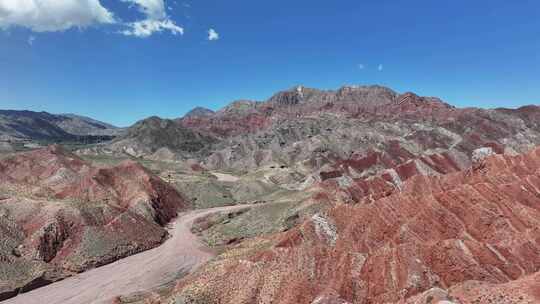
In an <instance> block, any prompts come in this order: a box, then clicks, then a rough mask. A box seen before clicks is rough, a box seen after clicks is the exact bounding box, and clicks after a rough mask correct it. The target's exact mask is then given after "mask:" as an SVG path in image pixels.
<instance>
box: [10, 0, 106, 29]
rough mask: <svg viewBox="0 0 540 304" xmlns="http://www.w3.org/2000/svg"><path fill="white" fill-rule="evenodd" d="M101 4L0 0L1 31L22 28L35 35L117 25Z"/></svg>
mask: <svg viewBox="0 0 540 304" xmlns="http://www.w3.org/2000/svg"><path fill="white" fill-rule="evenodd" d="M114 22H115V20H114V16H113V14H112V13H111V12H110V11H109V10H107V9H106V8H105V7H103V6H102V5H101V3H100V2H99V0H61V1H59V0H0V28H3V29H7V28H9V27H12V26H22V27H26V28H29V29H31V30H32V31H35V32H54V31H64V30H67V29H70V28H73V27H77V28H84V27H87V26H91V25H94V24H99V23H114Z"/></svg>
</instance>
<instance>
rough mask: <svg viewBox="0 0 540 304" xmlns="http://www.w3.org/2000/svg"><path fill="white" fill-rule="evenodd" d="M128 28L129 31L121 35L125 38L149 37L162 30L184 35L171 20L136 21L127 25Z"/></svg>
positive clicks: (181, 29) (182, 30)
mask: <svg viewBox="0 0 540 304" xmlns="http://www.w3.org/2000/svg"><path fill="white" fill-rule="evenodd" d="M128 26H129V27H130V29H127V30H124V31H122V34H124V35H126V36H136V37H141V38H144V37H149V36H151V35H152V34H154V33H156V32H162V31H164V30H169V31H170V32H171V33H172V34H173V35H176V34H180V35H183V34H184V29H183V28H181V27H179V26H177V25H176V24H175V23H174V22H173V21H172V20H170V19H165V20H152V19H146V20H142V21H136V22H132V23H129V24H128Z"/></svg>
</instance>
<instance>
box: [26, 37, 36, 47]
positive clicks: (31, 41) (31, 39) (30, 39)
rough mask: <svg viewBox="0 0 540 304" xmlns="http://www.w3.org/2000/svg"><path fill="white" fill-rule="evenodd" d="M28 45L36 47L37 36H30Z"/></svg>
mask: <svg viewBox="0 0 540 304" xmlns="http://www.w3.org/2000/svg"><path fill="white" fill-rule="evenodd" d="M27 41H28V45H30V46H32V45H34V41H36V36H30V37H28V40H27Z"/></svg>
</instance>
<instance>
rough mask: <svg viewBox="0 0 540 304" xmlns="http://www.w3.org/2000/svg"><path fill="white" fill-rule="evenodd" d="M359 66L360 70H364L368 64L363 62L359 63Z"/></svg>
mask: <svg viewBox="0 0 540 304" xmlns="http://www.w3.org/2000/svg"><path fill="white" fill-rule="evenodd" d="M358 68H359V69H360V70H363V69H365V68H366V65H365V64H363V63H360V64H359V65H358Z"/></svg>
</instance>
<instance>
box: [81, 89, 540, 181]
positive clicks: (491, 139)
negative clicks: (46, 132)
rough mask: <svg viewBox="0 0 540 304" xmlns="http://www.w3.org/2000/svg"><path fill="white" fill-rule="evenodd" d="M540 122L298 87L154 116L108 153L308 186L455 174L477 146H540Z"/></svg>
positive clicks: (516, 114) (365, 92)
mask: <svg viewBox="0 0 540 304" xmlns="http://www.w3.org/2000/svg"><path fill="white" fill-rule="evenodd" d="M539 117H540V107H538V106H526V107H522V108H519V109H478V108H463V109H460V108H455V107H453V106H451V105H449V104H447V103H445V102H443V101H441V100H440V99H438V98H433V97H420V96H417V95H415V94H413V93H405V94H398V93H396V92H394V91H392V90H391V89H388V88H385V87H380V86H347V87H342V88H340V89H338V90H334V91H321V90H317V89H310V88H305V87H296V88H293V89H291V90H287V91H283V92H279V93H277V94H275V95H274V96H272V97H271V98H269V99H268V100H267V101H264V102H257V101H247V100H240V101H235V102H233V103H231V104H230V105H228V106H227V107H225V108H223V109H221V110H219V111H217V112H212V111H208V110H204V109H195V110H194V111H193V112H192V113H189V114H188V115H186V116H184V117H182V118H179V119H177V120H172V121H169V120H162V119H159V118H156V117H152V118H149V119H147V120H144V121H142V122H139V123H137V124H136V125H135V126H133V127H131V128H130V129H129V130H128V133H127V134H126V135H125V136H124V137H122V138H119V139H118V140H117V141H116V142H114V143H111V144H109V145H106V146H103V147H101V150H100V151H101V152H107V153H109V154H110V153H125V152H127V153H126V154H129V155H132V156H133V155H135V156H137V157H142V158H149V159H156V158H159V159H160V160H185V159H197V160H198V161H199V162H200V163H201V165H203V166H204V167H205V168H208V169H210V170H225V171H231V172H239V173H242V172H248V171H252V170H254V169H259V168H262V167H268V166H286V167H288V168H291V169H292V170H294V171H296V172H298V173H300V174H303V175H305V176H306V181H307V180H308V179H310V178H314V179H315V181H320V180H321V176H320V173H324V172H325V171H341V173H339V174H343V173H346V174H347V175H351V176H353V177H359V176H364V177H369V176H373V175H377V174H381V173H382V171H383V170H387V169H390V168H392V167H395V166H397V165H399V164H403V163H406V162H414V164H409V165H408V166H409V167H407V168H409V169H406V168H404V169H403V170H420V171H422V170H423V171H426V170H427V171H429V172H434V173H447V171H445V170H442V171H441V168H440V165H441V164H437V162H439V161H444V162H446V163H451V164H452V167H453V169H462V168H464V167H467V166H469V165H470V162H471V156H472V152H473V151H474V150H476V149H478V148H482V147H490V148H491V149H492V150H493V151H494V152H495V153H502V152H508V153H519V152H523V151H526V150H527V149H530V148H532V147H534V146H535V145H538V144H540V125H539V123H538V121H539ZM87 152H88V151H87ZM94 152H96V151H94ZM337 164H339V167H336V166H337ZM426 164H427V166H428V167H429V168H426V166H425V165H426ZM412 167H414V168H412ZM432 169H433V170H432ZM427 171H426V172H427ZM334 174H338V173H337V172H335V173H334Z"/></svg>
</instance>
